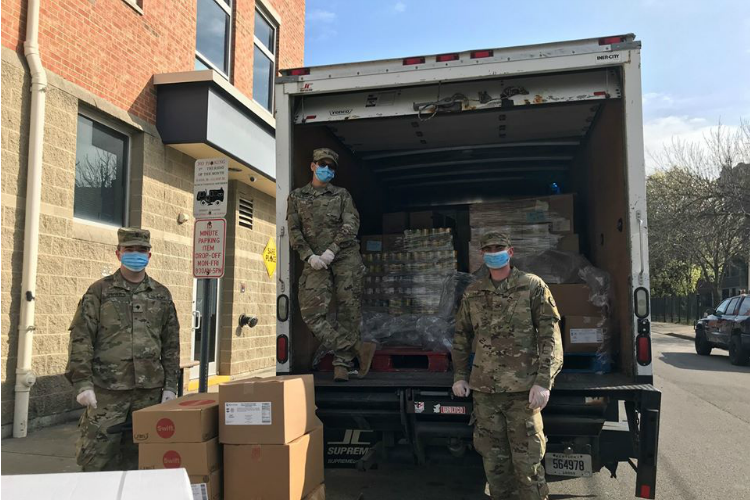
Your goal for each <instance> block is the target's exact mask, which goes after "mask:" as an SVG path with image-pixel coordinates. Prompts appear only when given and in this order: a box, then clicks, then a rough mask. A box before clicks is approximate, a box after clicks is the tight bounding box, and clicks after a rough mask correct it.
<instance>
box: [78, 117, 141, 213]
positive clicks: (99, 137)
mask: <svg viewBox="0 0 750 500" xmlns="http://www.w3.org/2000/svg"><path fill="white" fill-rule="evenodd" d="M129 148H130V137H128V136H127V135H126V134H123V133H122V132H119V131H117V130H115V129H113V128H111V127H108V126H106V125H103V124H102V123H99V122H97V121H95V120H93V119H92V118H89V117H88V116H85V115H81V114H79V115H78V131H77V136H76V178H75V191H74V199H73V215H74V217H77V218H79V219H86V220H90V221H94V222H101V223H104V224H112V225H116V226H124V225H125V224H126V222H127V221H126V211H127V208H128V206H127V205H128V204H127V196H128V189H127V186H128V181H127V178H128V152H129V151H128V150H129Z"/></svg>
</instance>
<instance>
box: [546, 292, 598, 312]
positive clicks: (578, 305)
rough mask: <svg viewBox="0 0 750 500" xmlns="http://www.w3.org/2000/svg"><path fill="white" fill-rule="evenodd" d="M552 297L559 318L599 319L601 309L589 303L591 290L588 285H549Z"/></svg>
mask: <svg viewBox="0 0 750 500" xmlns="http://www.w3.org/2000/svg"><path fill="white" fill-rule="evenodd" d="M549 290H550V292H552V297H554V298H555V302H556V303H557V310H558V312H559V313H560V315H561V316H596V317H601V316H602V314H603V312H602V310H601V308H598V307H596V306H595V305H594V304H592V303H591V302H590V301H589V296H590V295H591V290H590V289H589V287H588V285H583V284H564V285H549Z"/></svg>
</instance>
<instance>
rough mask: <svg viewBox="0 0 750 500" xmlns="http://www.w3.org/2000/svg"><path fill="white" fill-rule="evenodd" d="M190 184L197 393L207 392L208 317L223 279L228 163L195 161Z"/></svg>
mask: <svg viewBox="0 0 750 500" xmlns="http://www.w3.org/2000/svg"><path fill="white" fill-rule="evenodd" d="M193 181H194V182H193V215H194V217H195V227H194V228H193V277H195V278H196V279H198V286H199V287H202V289H203V307H202V310H200V311H197V313H198V314H199V315H200V318H201V320H200V322H199V323H198V328H200V331H201V347H200V349H201V350H200V375H199V381H198V382H199V383H198V392H207V391H208V365H209V359H208V354H209V350H210V345H209V341H210V338H211V330H212V329H214V328H216V323H215V322H214V321H212V317H214V316H215V315H216V301H217V297H220V296H221V291H220V290H218V279H219V278H221V277H222V276H224V255H225V253H226V252H225V250H226V234H227V222H226V219H225V218H224V217H225V216H226V214H227V194H228V193H227V191H228V188H229V160H227V159H226V158H214V159H204V160H197V161H196V162H195V174H194V179H193ZM212 280H216V281H215V283H216V285H217V286H212V285H213V284H214V283H212ZM214 292H216V293H214ZM217 334H218V332H217Z"/></svg>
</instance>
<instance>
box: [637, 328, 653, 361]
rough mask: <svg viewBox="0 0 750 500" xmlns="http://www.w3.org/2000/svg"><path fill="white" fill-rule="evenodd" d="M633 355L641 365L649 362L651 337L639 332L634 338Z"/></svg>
mask: <svg viewBox="0 0 750 500" xmlns="http://www.w3.org/2000/svg"><path fill="white" fill-rule="evenodd" d="M635 357H636V361H638V364H639V365H641V366H647V365H650V364H651V337H649V336H648V335H643V334H640V335H638V336H637V337H636V338H635Z"/></svg>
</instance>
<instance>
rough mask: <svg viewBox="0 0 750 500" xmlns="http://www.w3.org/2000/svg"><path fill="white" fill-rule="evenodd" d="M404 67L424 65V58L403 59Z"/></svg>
mask: <svg viewBox="0 0 750 500" xmlns="http://www.w3.org/2000/svg"><path fill="white" fill-rule="evenodd" d="M403 64H404V66H411V65H413V64H424V57H407V58H405V59H404V63H403Z"/></svg>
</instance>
